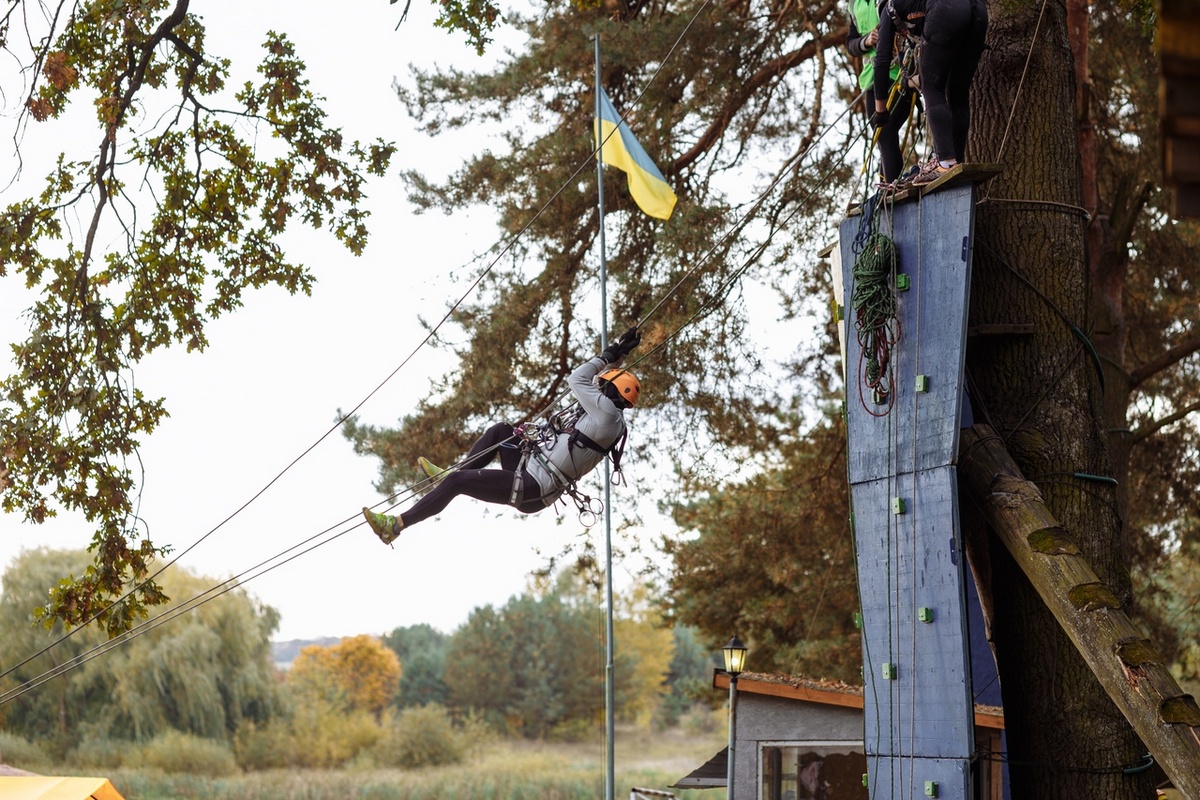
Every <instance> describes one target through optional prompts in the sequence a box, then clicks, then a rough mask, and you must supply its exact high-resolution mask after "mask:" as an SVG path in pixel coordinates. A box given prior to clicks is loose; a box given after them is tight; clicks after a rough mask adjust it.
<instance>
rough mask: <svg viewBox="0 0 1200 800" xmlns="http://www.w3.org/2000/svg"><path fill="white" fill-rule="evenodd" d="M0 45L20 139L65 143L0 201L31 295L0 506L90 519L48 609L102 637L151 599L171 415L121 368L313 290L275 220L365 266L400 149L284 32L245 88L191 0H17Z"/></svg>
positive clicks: (1, 19) (2, 417)
mask: <svg viewBox="0 0 1200 800" xmlns="http://www.w3.org/2000/svg"><path fill="white" fill-rule="evenodd" d="M0 47H3V50H4V53H5V55H6V56H8V57H9V59H8V63H9V65H10V67H9V73H8V74H7V75H6V78H5V81H6V82H5V86H6V96H8V97H10V98H14V97H15V98H16V99H18V101H19V102H20V103H21V106H20V108H19V109H18V110H17V113H16V116H15V120H14V127H13V129H12V136H13V139H14V141H15V142H16V143H17V145H18V147H22V146H24V143H25V142H26V141H27V140H28V139H29V138H30V137H36V138H37V139H39V140H42V141H50V140H51V138H50V137H52V136H54V137H59V138H61V139H62V141H64V142H66V146H67V148H68V149H67V150H66V151H65V152H63V153H62V154H60V155H59V157H58V158H57V160H56V161H55V162H54V163H53V164H52V165H51V166H49V167H48V169H47V172H46V175H45V178H44V181H43V182H42V186H41V188H40V190H38V191H36V192H35V193H33V194H31V195H29V196H25V197H13V196H8V197H7V199H6V202H5V204H4V205H3V207H2V208H0V279H6V280H7V282H8V283H12V284H15V283H16V282H17V281H20V282H21V284H23V286H24V288H25V289H26V290H28V292H29V296H30V298H31V303H32V304H31V306H30V307H29V308H28V309H27V310H26V312H25V314H24V315H23V320H24V321H25V323H26V325H27V330H28V336H27V337H26V338H25V339H24V340H23V341H19V342H14V343H12V347H13V350H12V353H13V362H14V363H13V368H12V371H11V372H10V373H9V374H7V375H3V376H0V507H2V508H3V510H4V511H5V512H8V513H17V514H21V515H22V516H23V517H24V518H25V519H27V520H29V521H30V522H34V523H40V522H42V521H43V520H45V519H46V518H47V517H50V516H53V515H55V514H58V513H68V514H79V515H81V516H82V517H83V518H84V519H86V520H87V522H88V523H90V524H91V525H93V526H94V531H95V532H94V535H93V540H92V549H93V552H94V554H95V559H96V564H95V569H94V570H92V571H88V572H81V573H80V574H78V575H77V576H76V578H75V579H74V580H71V581H66V582H64V583H61V584H56V585H55V588H54V590H53V595H52V597H51V602H50V604H49V605H48V606H47V607H46V615H47V618H48V619H49V620H54V619H62V620H63V621H64V622H66V623H67V624H69V625H77V624H80V623H81V622H83V621H85V620H87V619H89V618H90V617H92V616H93V615H95V614H97V613H101V612H103V615H104V617H105V624H106V625H107V627H108V629H109V630H110V632H116V631H119V630H122V629H124V628H125V627H127V626H128V625H129V624H130V622H131V621H132V620H133V619H135V618H137V617H138V616H139V615H142V614H144V613H145V608H146V607H147V606H153V605H157V604H160V603H162V602H164V600H165V596H164V594H163V592H162V591H161V588H160V586H159V585H158V583H157V582H156V581H154V580H151V579H150V574H151V570H152V567H151V562H152V561H153V559H154V558H155V557H156V556H159V555H161V554H162V551H161V550H160V548H159V547H158V546H156V545H155V544H154V543H153V542H152V541H150V539H149V538H147V537H146V536H145V533H144V530H145V526H144V525H142V524H141V521H140V520H139V519H138V518H137V513H136V508H137V493H138V490H139V476H138V473H137V464H136V459H137V451H138V445H139V443H140V442H141V441H142V440H143V439H144V437H146V436H148V435H150V434H151V433H152V432H153V431H154V430H155V429H156V428H157V427H158V425H159V423H160V422H161V421H162V420H163V418H164V417H165V416H166V414H167V404H166V400H165V399H164V398H161V397H155V396H153V395H152V394H147V393H145V391H144V390H143V389H142V388H140V387H139V386H138V384H137V383H136V382H135V381H134V380H133V373H134V370H135V368H136V366H137V365H138V364H139V362H141V361H142V360H143V359H144V358H146V357H147V356H149V355H151V354H152V353H154V352H155V351H157V350H160V349H162V348H166V347H170V346H182V347H185V348H187V349H188V350H203V349H204V348H205V346H206V345H207V337H206V329H207V326H208V324H209V323H211V322H212V321H213V320H215V319H217V318H218V317H221V316H222V315H225V314H228V313H230V312H233V311H236V310H237V309H239V308H240V307H241V306H242V305H243V302H244V299H245V296H246V293H247V291H248V290H251V289H255V288H259V287H263V286H269V285H276V286H280V287H282V288H284V289H286V290H287V291H288V292H291V293H293V294H294V293H296V292H303V293H308V292H310V291H311V288H312V284H313V280H314V275H313V273H312V272H311V270H310V269H309V268H308V267H307V266H305V265H304V264H303V263H301V262H299V261H297V260H296V259H294V258H293V257H290V256H288V255H287V254H285V253H284V251H283V250H282V248H281V247H280V245H279V243H278V238H279V236H280V234H281V233H282V232H283V231H284V230H285V228H286V227H287V226H288V225H289V224H292V225H294V224H303V225H307V226H311V227H314V228H325V229H328V230H329V232H330V233H331V234H332V235H333V236H334V237H335V238H336V239H337V240H338V241H339V242H341V243H342V244H343V245H345V247H346V248H347V249H348V250H349V251H350V252H352V253H355V254H359V253H361V252H362V249H363V247H364V245H365V243H366V238H367V228H366V217H367V212H366V210H365V209H364V208H363V200H364V187H365V182H366V180H367V178H368V176H370V175H382V174H383V172H384V170H385V168H386V166H387V164H388V161H389V159H390V157H391V154H392V152H393V150H394V148H393V147H392V145H390V144H388V143H386V142H383V141H374V142H367V143H360V142H350V141H346V140H345V138H344V136H343V135H342V132H341V131H340V130H339V129H338V128H337V127H335V126H334V125H332V124H331V122H330V121H329V120H328V119H327V118H326V115H325V112H324V111H323V110H322V107H321V105H322V99H321V98H320V97H317V96H315V95H314V94H313V93H312V91H311V90H310V89H309V88H308V80H307V78H306V76H305V66H304V61H303V60H302V58H301V57H300V55H299V54H297V53H296V52H295V49H294V48H293V46H292V45H291V43H290V42H289V41H288V39H287V38H286V37H285V36H283V35H281V34H277V33H271V34H269V35H268V36H267V37H266V39H265V41H264V42H263V51H262V61H261V63H260V64H259V65H258V68H257V73H258V74H257V76H256V77H255V78H253V79H245V80H243V79H242V78H235V77H234V76H235V74H236V73H235V70H234V66H233V65H231V64H230V62H229V61H228V59H226V58H223V57H222V56H221V55H220V54H218V53H210V52H209V51H208V49H207V46H206V28H205V22H204V21H203V20H202V18H201V17H200V16H199V15H198V14H196V13H194V12H193V11H192V10H191V8H190V6H189V2H188V0H148V1H147V2H139V3H128V2H125V0H95V1H94V2H87V3H66V2H51V3H48V4H36V3H29V2H25V1H24V0H14V2H12V3H9V4H8V5H7V8H6V9H5V10H4V11H3V12H0ZM238 68H239V70H240V69H245V68H246V65H238ZM13 90H15V93H11V94H10V92H13ZM84 131H90V133H88V134H87V135H86V136H85V135H83V132H84ZM26 149H28V148H26ZM17 163H18V164H19V163H20V160H19V159H18V162H17ZM22 168H25V169H28V165H24V166H23V167H22ZM16 177H17V176H16V175H13V174H9V175H6V176H5V181H6V182H8V181H11V180H13V179H14V178H16ZM131 580H132V581H135V582H137V588H136V590H135V591H134V592H133V593H132V594H131V595H130V596H129V597H128V599H126V600H125V601H124V602H123V603H121V604H120V605H118V606H116V607H114V608H111V609H110V608H108V606H109V605H110V604H111V603H112V601H113V600H114V599H116V598H117V597H119V596H121V595H122V593H123V592H124V591H125V588H126V586H127V585H128V584H127V582H128V581H131Z"/></svg>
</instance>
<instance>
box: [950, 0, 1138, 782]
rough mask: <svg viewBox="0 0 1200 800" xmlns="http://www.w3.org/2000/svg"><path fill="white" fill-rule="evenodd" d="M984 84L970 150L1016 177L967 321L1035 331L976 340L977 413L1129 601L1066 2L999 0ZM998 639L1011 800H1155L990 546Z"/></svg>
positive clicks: (997, 215)
mask: <svg viewBox="0 0 1200 800" xmlns="http://www.w3.org/2000/svg"><path fill="white" fill-rule="evenodd" d="M989 11H990V15H991V23H990V30H989V34H988V46H989V47H988V50H987V51H986V52H985V53H984V57H983V60H982V62H981V64H980V68H979V72H978V74H977V76H976V82H975V85H974V87H973V95H972V99H973V103H974V112H975V113H974V115H973V119H972V131H971V140H970V143H969V148H968V150H969V152H968V157H969V159H970V160H972V161H998V162H1001V163H1003V164H1004V169H1005V171H1004V172H1003V173H1002V174H1001V175H1000V176H998V177H997V178H994V179H993V180H992V181H991V182H990V183H989V184H987V185H986V187H985V190H984V192H983V194H984V197H983V199H982V201H981V204H980V207H979V211H978V215H977V225H976V241H975V251H974V261H973V279H972V298H971V325H972V326H979V325H987V324H998V325H1005V324H1020V323H1031V324H1032V325H1033V326H1034V332H1033V333H1032V334H1030V335H1025V336H1008V337H989V338H988V339H987V340H985V341H973V342H972V346H971V350H970V351H969V353H968V360H967V369H968V378H969V382H970V386H971V389H972V401H973V404H974V409H975V412H976V419H977V420H982V421H986V422H987V423H989V424H990V425H991V426H992V427H993V428H994V429H995V430H996V431H997V432H998V434H999V436H1000V437H1001V438H1002V439H1003V440H1004V442H1005V445H1006V447H1007V449H1008V452H1009V453H1010V454H1011V455H1012V457H1013V460H1014V461H1015V462H1016V464H1017V465H1018V466H1019V468H1020V469H1021V471H1022V472H1023V473H1024V474H1025V475H1026V476H1028V477H1029V478H1030V480H1032V481H1034V482H1035V483H1036V484H1037V485H1038V487H1039V489H1040V490H1041V494H1042V496H1043V497H1044V499H1045V502H1046V505H1047V506H1048V507H1049V509H1050V511H1051V513H1052V514H1053V515H1054V517H1055V518H1056V519H1058V520H1059V521H1060V523H1061V524H1062V526H1063V527H1064V528H1065V529H1066V530H1067V531H1070V532H1071V533H1072V534H1074V535H1075V536H1077V537H1078V539H1079V545H1080V548H1081V553H1082V555H1083V557H1084V558H1085V559H1086V560H1087V561H1088V562H1089V563H1090V564H1091V565H1092V566H1093V568H1094V569H1095V571H1096V573H1097V574H1098V576H1099V578H1100V580H1101V581H1102V582H1103V583H1104V584H1106V585H1107V586H1109V587H1111V588H1112V590H1113V591H1114V593H1115V594H1116V597H1117V599H1118V601H1119V602H1121V603H1124V602H1126V601H1127V600H1128V596H1129V576H1128V572H1127V569H1126V567H1125V564H1124V562H1123V561H1122V557H1121V548H1120V530H1121V523H1120V518H1119V516H1118V514H1117V513H1116V510H1115V508H1116V506H1115V504H1116V498H1115V493H1114V490H1113V487H1112V485H1111V484H1110V483H1109V482H1108V481H1106V480H1094V479H1090V478H1087V477H1079V476H1080V475H1091V476H1107V475H1108V470H1109V466H1108V463H1109V462H1108V455H1107V452H1106V448H1105V439H1104V431H1103V425H1102V424H1101V419H1102V409H1101V394H1100V391H1099V382H1098V379H1097V372H1096V366H1095V364H1094V361H1093V360H1092V358H1091V357H1090V353H1089V350H1088V349H1087V348H1086V347H1085V346H1084V344H1083V341H1082V338H1081V334H1082V332H1083V331H1086V330H1088V328H1089V325H1088V312H1089V302H1088V298H1089V286H1088V264H1087V261H1086V257H1085V241H1086V235H1087V215H1086V212H1085V211H1084V209H1083V208H1082V196H1081V189H1080V178H1081V175H1080V166H1079V165H1080V160H1079V141H1078V138H1077V135H1076V128H1075V119H1076V114H1075V80H1074V75H1073V68H1074V66H1073V60H1072V55H1071V49H1070V45H1069V43H1068V40H1067V29H1066V8H1065V5H1064V2H1063V0H1047V1H1046V2H1045V3H1044V4H1043V3H1038V2H1029V0H1026V2H1020V3H1011V4H1001V3H992V4H990V9H989ZM990 555H991V559H990V560H991V570H992V576H991V578H992V580H991V584H992V591H993V595H992V598H991V605H992V607H993V609H994V616H993V619H992V623H993V628H992V633H993V637H994V643H995V646H996V651H997V661H998V665H999V669H1000V678H1001V688H1002V692H1003V696H1004V705H1005V723H1006V727H1007V729H1008V764H1009V770H1010V776H1011V779H1012V786H1013V796H1014V797H1021V798H1079V800H1093V798H1098V797H1103V798H1107V799H1108V800H1122V799H1123V798H1147V797H1152V796H1153V792H1152V788H1153V787H1152V785H1151V784H1150V782H1149V780H1150V779H1149V776H1148V774H1147V773H1139V774H1136V775H1133V776H1127V775H1125V774H1124V773H1123V772H1122V767H1126V766H1130V765H1134V764H1137V763H1139V762H1141V760H1142V756H1143V755H1144V753H1145V752H1146V750H1145V748H1144V746H1143V745H1142V744H1141V742H1140V741H1139V739H1138V737H1137V735H1136V734H1134V732H1133V731H1132V729H1131V728H1130V727H1129V725H1128V723H1127V722H1126V721H1125V719H1124V717H1123V716H1122V714H1121V712H1120V711H1118V710H1117V708H1116V707H1115V706H1114V705H1113V703H1112V702H1111V701H1110V700H1109V698H1108V696H1107V695H1106V694H1105V692H1104V691H1103V689H1102V688H1101V686H1100V685H1099V683H1098V682H1097V681H1096V679H1095V677H1094V676H1093V674H1092V671H1091V670H1090V669H1089V668H1088V666H1087V664H1086V663H1084V661H1083V659H1082V658H1081V657H1080V655H1079V653H1078V651H1077V650H1076V649H1075V647H1074V646H1073V645H1072V644H1071V641H1070V639H1069V638H1068V637H1067V635H1066V634H1065V633H1064V632H1063V630H1062V629H1061V628H1060V627H1059V625H1058V623H1057V622H1056V621H1055V619H1054V617H1053V616H1052V615H1051V614H1050V612H1049V611H1048V610H1047V608H1046V605H1045V604H1044V603H1043V602H1042V600H1041V598H1040V597H1039V596H1038V594H1037V592H1036V591H1035V590H1034V588H1033V587H1032V586H1031V585H1030V583H1029V581H1028V580H1027V579H1026V578H1025V577H1024V575H1023V573H1022V572H1021V570H1020V568H1019V567H1018V566H1017V564H1016V563H1015V562H1014V561H1013V559H1012V557H1011V556H1010V555H1009V554H1008V553H1007V551H1005V550H1004V549H1003V548H1002V547H999V546H995V547H993V550H992V552H991V554H990Z"/></svg>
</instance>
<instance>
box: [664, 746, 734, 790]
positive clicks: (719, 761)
mask: <svg viewBox="0 0 1200 800" xmlns="http://www.w3.org/2000/svg"><path fill="white" fill-rule="evenodd" d="M728 774H729V748H728V747H722V748H721V752H719V753H717V754H716V755H715V756H713V757H712V758H710V759H709V760H708V761H705V762H704V763H703V764H701V765H700V766H698V767H696V768H695V769H694V770H692V771H691V772H689V773H688V774H687V775H685V776H684V777H682V778H680V779H679V780H678V781H676V782H675V783H672V784H671V788H672V789H713V788H715V787H718V786H724V785H725V784H726V780H727V778H728Z"/></svg>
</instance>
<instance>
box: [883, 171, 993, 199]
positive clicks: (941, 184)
mask: <svg viewBox="0 0 1200 800" xmlns="http://www.w3.org/2000/svg"><path fill="white" fill-rule="evenodd" d="M1003 171H1004V165H1003V164H993V163H973V164H955V165H954V166H953V167H951V169H950V171H949V172H947V173H946V174H945V175H942V176H941V177H939V178H938V179H937V180H936V181H934V182H933V183H926V184H923V185H921V186H911V185H910V186H907V187H906V188H903V189H901V190H900V191H897V192H893V193H892V195H891V197H892V198H893V200H894V201H895V202H897V203H902V202H904V201H905V200H912V199H914V198H917V197H924V196H925V195H927V194H931V193H933V192H936V191H938V190H940V189H945V188H949V187H951V186H960V185H962V184H964V183H983V182H984V181H987V180H991V179H992V178H994V177H996V176H997V175H999V174H1000V173H1001V172H1003Z"/></svg>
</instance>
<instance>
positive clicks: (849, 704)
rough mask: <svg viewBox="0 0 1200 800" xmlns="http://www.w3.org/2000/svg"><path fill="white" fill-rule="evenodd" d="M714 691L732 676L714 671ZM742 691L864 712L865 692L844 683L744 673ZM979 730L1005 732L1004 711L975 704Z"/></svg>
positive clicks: (726, 685)
mask: <svg viewBox="0 0 1200 800" xmlns="http://www.w3.org/2000/svg"><path fill="white" fill-rule="evenodd" d="M712 685H713V688H716V689H723V690H725V691H728V690H729V675H728V673H726V672H725V671H724V670H720V669H714V670H713V684H712ZM738 692H740V693H742V694H758V695H766V696H770V697H782V698H785V699H788V700H800V701H802V702H807V703H819V704H821V705H827V706H842V707H844V708H854V709H859V710H861V709H862V707H863V690H862V687H861V686H851V685H849V684H846V683H842V682H840V681H826V680H817V679H813V678H805V677H801V676H795V675H773V674H765V673H759V672H743V673H742V674H741V675H739V676H738ZM975 727H977V728H992V729H994V730H1003V729H1004V709H1002V708H999V707H997V706H985V705H981V704H979V703H976V704H975Z"/></svg>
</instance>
